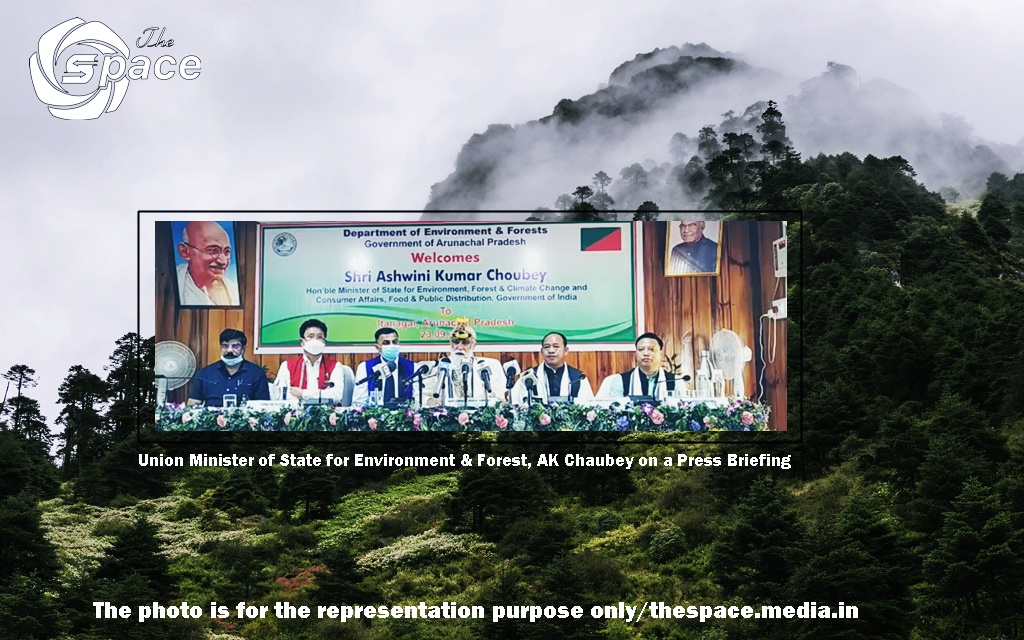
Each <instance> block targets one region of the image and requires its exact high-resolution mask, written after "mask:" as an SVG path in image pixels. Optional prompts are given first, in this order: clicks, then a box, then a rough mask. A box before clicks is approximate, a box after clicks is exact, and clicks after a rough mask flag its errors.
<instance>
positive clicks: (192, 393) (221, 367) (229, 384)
mask: <svg viewBox="0 0 1024 640" xmlns="http://www.w3.org/2000/svg"><path fill="white" fill-rule="evenodd" d="M246 343H247V340H246V337H245V334H244V333H242V332H241V331H239V330H238V329H225V330H224V331H221V332H220V360H218V361H217V362H214V363H213V364H211V365H208V366H205V367H203V368H202V369H200V370H199V371H197V372H196V375H195V376H193V378H192V382H191V384H190V386H189V392H188V403H189V404H190V405H198V404H205V405H206V406H207V407H220V406H223V404H224V396H225V395H233V396H235V398H236V402H238V403H239V404H241V403H242V401H243V400H245V399H248V400H270V385H269V384H268V383H267V373H266V372H265V371H264V370H263V367H261V366H259V365H257V364H256V363H254V362H249V361H248V360H246V359H245V345H246Z"/></svg>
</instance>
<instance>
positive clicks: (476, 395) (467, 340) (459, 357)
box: [426, 325, 506, 405]
mask: <svg viewBox="0 0 1024 640" xmlns="http://www.w3.org/2000/svg"><path fill="white" fill-rule="evenodd" d="M475 348H476V331H475V330H474V329H473V327H470V326H462V325H460V326H458V327H456V328H455V329H454V330H453V331H452V335H451V352H450V353H449V354H448V360H449V361H450V365H449V369H448V373H447V374H442V375H445V379H444V385H443V387H442V386H441V385H440V384H439V382H440V381H439V380H438V375H439V374H437V373H436V372H437V371H439V370H442V369H443V366H436V367H435V369H434V371H435V374H434V375H432V376H430V377H429V378H428V379H427V381H426V385H427V386H426V389H427V391H428V392H430V391H438V390H440V389H442V388H443V392H442V393H441V397H440V398H438V399H436V400H434V401H433V402H428V403H427V404H438V403H440V402H441V401H443V402H444V403H445V404H450V405H457V404H458V403H459V402H462V401H463V400H464V399H468V400H477V401H479V400H485V401H487V402H494V401H500V400H504V399H505V381H506V378H505V371H504V370H503V369H502V368H501V362H499V361H498V360H496V359H494V358H482V357H477V356H475V355H473V350H474V349H475ZM463 364H465V365H468V366H469V371H468V372H467V373H466V374H465V375H463V372H462V365H463ZM438 365H440V361H438ZM485 369H486V370H487V371H488V372H489V373H490V386H491V391H490V392H489V393H488V392H487V390H486V385H485V384H484V381H483V376H482V375H481V373H482V371H483V370H485Z"/></svg>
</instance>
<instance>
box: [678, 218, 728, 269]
mask: <svg viewBox="0 0 1024 640" xmlns="http://www.w3.org/2000/svg"><path fill="white" fill-rule="evenodd" d="M666 224H667V225H668V229H667V233H666V234H665V275H666V276H714V275H718V270H719V263H720V261H721V256H722V247H721V244H722V223H721V222H714V221H707V220H677V221H673V222H667V223H666Z"/></svg>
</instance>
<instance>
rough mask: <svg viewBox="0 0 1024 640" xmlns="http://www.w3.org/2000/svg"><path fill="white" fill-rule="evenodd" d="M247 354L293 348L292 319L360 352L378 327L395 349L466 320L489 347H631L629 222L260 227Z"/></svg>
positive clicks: (443, 334) (431, 341) (431, 342)
mask: <svg viewBox="0 0 1024 640" xmlns="http://www.w3.org/2000/svg"><path fill="white" fill-rule="evenodd" d="M258 233H259V241H260V243H259V260H260V263H259V268H258V270H257V283H256V284H257V291H258V294H257V295H258V307H257V310H256V316H257V317H256V327H257V330H258V335H257V341H256V342H257V349H259V350H261V351H262V352H273V351H277V350H279V349H281V350H284V349H282V348H288V350H294V348H295V347H296V344H297V342H298V339H299V338H298V334H299V325H301V324H302V322H303V321H305V320H307V319H309V318H318V319H320V320H322V321H323V322H324V323H326V324H327V327H328V343H329V344H331V345H334V346H338V345H346V346H347V347H343V348H342V350H349V351H351V350H358V351H365V350H366V348H367V347H368V346H369V345H371V344H373V334H374V332H375V331H376V330H377V329H378V328H380V327H393V328H395V329H396V330H397V331H398V333H399V336H400V338H401V341H402V343H403V345H404V346H405V347H406V348H407V349H408V348H410V347H411V348H413V349H415V348H416V347H420V348H422V349H423V350H428V349H430V348H437V347H439V346H442V345H447V344H448V339H449V331H450V330H451V328H452V327H453V326H454V325H455V321H456V319H457V318H460V317H465V318H469V320H470V323H471V325H472V326H473V327H474V328H475V329H476V332H477V341H478V343H481V345H483V347H485V348H486V349H488V350H494V349H496V348H500V349H516V348H522V347H524V346H525V347H528V348H529V349H530V350H533V349H534V348H537V347H538V345H539V343H540V340H541V338H542V337H543V335H544V334H545V333H546V332H548V331H552V330H557V331H560V332H562V333H564V334H565V335H566V337H567V338H568V339H569V342H570V344H571V345H572V347H573V348H574V349H577V350H580V349H583V350H587V349H598V348H600V349H609V348H612V349H614V348H616V347H619V346H628V347H629V348H632V347H633V340H634V339H635V337H636V328H637V324H638V319H637V304H636V288H635V278H634V268H635V267H634V265H635V261H634V255H635V251H636V246H635V243H634V235H633V233H634V231H633V225H632V224H631V223H629V222H601V223H594V224H575V223H573V224H569V223H472V224H453V223H446V224H436V225H432V224H416V223H413V224H342V223H338V224H308V225H295V224H290V225H284V224H280V225H277V224H262V225H260V226H259V232H258Z"/></svg>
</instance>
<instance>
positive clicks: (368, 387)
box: [352, 327, 416, 405]
mask: <svg viewBox="0 0 1024 640" xmlns="http://www.w3.org/2000/svg"><path fill="white" fill-rule="evenodd" d="M373 340H374V346H375V347H376V348H377V353H378V354H379V355H378V356H377V357H376V358H373V359H372V360H367V361H366V362H360V363H359V366H358V367H357V368H356V374H355V375H356V380H364V379H365V380H366V382H364V383H362V384H360V385H357V386H356V389H355V391H354V392H353V393H352V404H354V405H367V404H370V394H371V393H373V392H374V390H376V389H380V388H381V380H380V378H379V376H376V375H374V370H375V369H376V368H377V366H378V365H379V364H380V363H381V360H384V361H386V362H389V363H392V364H393V365H395V366H394V368H393V369H392V371H391V375H390V376H388V377H387V378H386V379H385V380H384V381H383V382H384V384H383V391H384V393H383V399H382V401H383V402H385V403H387V402H390V401H391V400H394V399H395V398H396V397H397V398H402V399H405V398H411V397H412V396H413V393H412V391H413V388H412V385H407V384H406V385H403V384H402V380H405V379H406V378H408V377H409V376H411V375H412V372H413V369H414V368H415V367H416V364H415V363H414V362H412V361H411V360H406V359H405V358H403V357H402V356H400V355H399V353H400V352H401V349H402V348H401V346H400V345H399V344H398V331H397V330H395V329H392V328H390V327H381V328H380V329H377V332H376V333H375V334H373Z"/></svg>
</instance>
